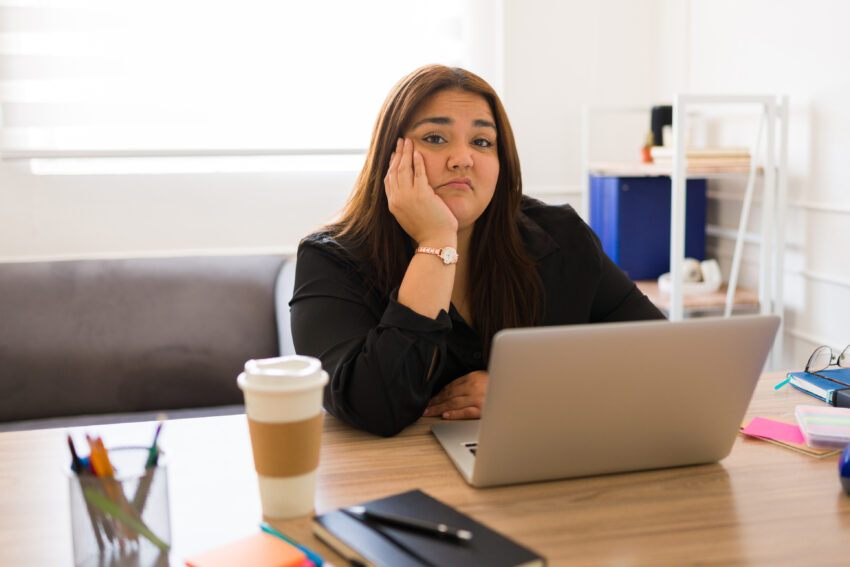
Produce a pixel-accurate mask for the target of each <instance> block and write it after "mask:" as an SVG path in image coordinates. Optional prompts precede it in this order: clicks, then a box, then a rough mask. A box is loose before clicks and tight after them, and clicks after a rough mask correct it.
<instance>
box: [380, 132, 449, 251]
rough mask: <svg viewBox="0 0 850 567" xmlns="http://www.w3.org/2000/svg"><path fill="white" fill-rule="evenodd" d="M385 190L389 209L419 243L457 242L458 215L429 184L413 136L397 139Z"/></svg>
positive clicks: (435, 244)
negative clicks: (414, 145) (414, 146)
mask: <svg viewBox="0 0 850 567" xmlns="http://www.w3.org/2000/svg"><path fill="white" fill-rule="evenodd" d="M384 190H385V191H386V194H387V203H388V204H389V208H390V213H392V215H393V216H394V217H395V218H396V220H397V221H398V223H399V224H400V225H401V227H402V228H403V229H404V231H405V232H406V233H407V234H408V235H409V236H410V237H411V238H412V239H413V240H414V241H415V242H416V243H417V244H420V245H421V244H428V245H432V246H448V245H453V244H454V242H453V239H454V238H456V235H457V219H456V218H455V217H454V215H453V214H452V212H451V211H450V210H449V208H448V206H446V204H445V203H444V202H443V200H442V199H440V197H438V196H437V194H436V193H434V190H433V189H432V188H431V186H430V185H429V184H428V177H427V175H426V173H425V160H424V159H423V158H422V154H421V153H420V152H418V151H414V149H413V142H412V141H411V140H410V139H405V140H401V139H399V141H398V142H397V143H396V150H395V152H394V153H393V155H392V157H391V159H390V166H389V169H388V171H387V175H386V177H384Z"/></svg>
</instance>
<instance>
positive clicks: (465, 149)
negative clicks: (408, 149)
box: [404, 89, 499, 231]
mask: <svg viewBox="0 0 850 567" xmlns="http://www.w3.org/2000/svg"><path fill="white" fill-rule="evenodd" d="M410 124H411V125H412V126H410V128H408V129H407V131H405V132H404V137H405V138H410V139H411V140H413V148H414V149H416V150H419V151H420V152H421V153H422V157H423V158H424V161H425V173H426V175H427V177H428V183H429V185H431V188H432V189H434V192H435V193H436V194H437V195H438V196H439V197H440V198H441V199H443V201H444V202H445V203H446V205H448V207H449V209H450V210H451V211H452V213H453V214H454V216H455V218H457V221H458V230H459V231H460V230H464V229H468V228H471V227H472V225H473V224H474V223H475V221H476V220H477V219H478V217H480V216H481V213H483V212H484V209H486V208H487V205H489V204H490V200H491V199H492V198H493V193H494V192H495V190H496V182H497V181H498V179H499V154H498V146H497V142H498V140H497V137H498V132H497V131H496V121H495V120H494V119H493V113H492V112H490V105H489V104H487V100H486V99H485V98H484V97H482V96H481V95H478V94H475V93H471V92H468V91H463V90H459V89H449V90H444V91H439V92H437V93H434V94H433V95H431V96H430V97H429V98H427V99H425V101H424V102H423V103H422V104H421V105H420V107H419V108H418V109H417V110H416V112H414V114H413V116H412V118H411V121H410Z"/></svg>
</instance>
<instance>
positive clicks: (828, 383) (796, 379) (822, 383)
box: [788, 368, 850, 408]
mask: <svg viewBox="0 0 850 567" xmlns="http://www.w3.org/2000/svg"><path fill="white" fill-rule="evenodd" d="M788 383H789V384H791V385H792V386H793V387H795V388H797V389H798V390H800V391H801V392H804V393H806V394H808V395H810V396H812V397H815V398H817V399H819V400H820V401H822V402H826V403H828V404H829V405H831V406H837V407H843V408H846V407H850V368H830V369H827V370H821V371H819V372H818V373H817V374H810V373H808V372H789V373H788Z"/></svg>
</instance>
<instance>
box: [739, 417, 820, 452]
mask: <svg viewBox="0 0 850 567" xmlns="http://www.w3.org/2000/svg"><path fill="white" fill-rule="evenodd" d="M742 433H745V434H746V435H754V436H755V437H764V438H765V439H774V440H776V441H783V442H785V443H796V444H798V445H805V444H806V440H805V439H804V438H803V432H802V431H800V426H798V425H791V424H790V423H784V422H782V421H774V420H772V419H767V418H764V417H754V418H753V420H752V421H751V422H750V423H749V425H747V426H746V427H745V428H744V429H743V431H742Z"/></svg>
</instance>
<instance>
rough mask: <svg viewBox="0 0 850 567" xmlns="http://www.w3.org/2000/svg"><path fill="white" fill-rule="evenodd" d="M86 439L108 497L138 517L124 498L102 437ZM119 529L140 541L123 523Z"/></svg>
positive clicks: (93, 463)
mask: <svg viewBox="0 0 850 567" xmlns="http://www.w3.org/2000/svg"><path fill="white" fill-rule="evenodd" d="M86 439H88V441H89V445H90V446H91V457H89V458H90V459H91V461H92V467H93V468H94V472H95V474H96V475H97V476H98V477H100V478H103V483H104V486H105V487H106V491H107V494H108V496H109V497H110V498H111V499H112V501H113V502H115V503H116V504H118V505H119V506H121V508H123V509H124V511H125V512H126V513H127V514H129V515H130V516H131V517H135V516H137V514H136V513H135V511H134V510H133V508H132V507H131V506H130V503H129V502H127V498H126V497H125V496H124V491H123V490H122V489H121V486H120V485H119V483H118V481H116V480H115V469H114V468H113V467H112V463H111V462H110V461H109V453H108V452H107V451H106V447H104V446H103V439H101V438H100V437H97V438H95V439H91V437H89V436H86ZM118 529H120V530H121V531H122V532H124V534H125V536H126V537H127V538H129V539H132V540H138V535H137V534H136V533H135V532H134V531H133V530H132V529H130V528H129V527H128V526H126V525H124V524H123V523H122V522H118Z"/></svg>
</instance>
